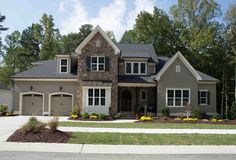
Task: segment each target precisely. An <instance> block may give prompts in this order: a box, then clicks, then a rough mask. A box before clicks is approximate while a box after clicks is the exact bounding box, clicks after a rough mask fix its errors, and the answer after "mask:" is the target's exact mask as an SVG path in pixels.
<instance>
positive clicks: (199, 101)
mask: <svg viewBox="0 0 236 160" xmlns="http://www.w3.org/2000/svg"><path fill="white" fill-rule="evenodd" d="M200 103H201V100H200V91H198V104H200Z"/></svg>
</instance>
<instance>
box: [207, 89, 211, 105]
mask: <svg viewBox="0 0 236 160" xmlns="http://www.w3.org/2000/svg"><path fill="white" fill-rule="evenodd" d="M210 100H211V96H210V91H208V92H207V104H208V105H210Z"/></svg>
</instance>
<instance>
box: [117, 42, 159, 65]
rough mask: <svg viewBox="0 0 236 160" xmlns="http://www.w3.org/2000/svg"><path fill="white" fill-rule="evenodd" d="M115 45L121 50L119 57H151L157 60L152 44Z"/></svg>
mask: <svg viewBox="0 0 236 160" xmlns="http://www.w3.org/2000/svg"><path fill="white" fill-rule="evenodd" d="M116 45H117V47H118V48H119V49H120V50H121V58H152V59H153V60H154V61H155V62H157V61H158V58H157V56H156V52H155V50H154V48H153V45H152V44H143V43H140V44H123V43H117V44H116Z"/></svg>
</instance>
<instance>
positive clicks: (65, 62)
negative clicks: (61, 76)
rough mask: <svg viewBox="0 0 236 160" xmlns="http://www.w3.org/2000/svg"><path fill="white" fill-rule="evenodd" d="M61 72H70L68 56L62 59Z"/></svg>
mask: <svg viewBox="0 0 236 160" xmlns="http://www.w3.org/2000/svg"><path fill="white" fill-rule="evenodd" d="M60 73H68V58H61V59H60Z"/></svg>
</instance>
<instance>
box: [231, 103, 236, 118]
mask: <svg viewBox="0 0 236 160" xmlns="http://www.w3.org/2000/svg"><path fill="white" fill-rule="evenodd" d="M230 118H231V119H236V102H235V101H234V102H233V103H232V105H231V108H230Z"/></svg>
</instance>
